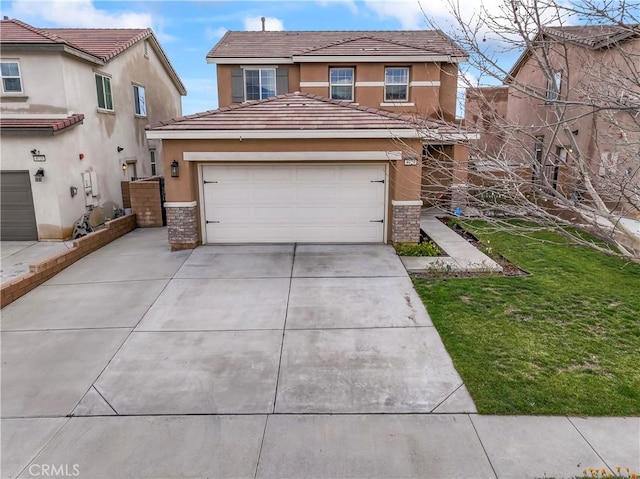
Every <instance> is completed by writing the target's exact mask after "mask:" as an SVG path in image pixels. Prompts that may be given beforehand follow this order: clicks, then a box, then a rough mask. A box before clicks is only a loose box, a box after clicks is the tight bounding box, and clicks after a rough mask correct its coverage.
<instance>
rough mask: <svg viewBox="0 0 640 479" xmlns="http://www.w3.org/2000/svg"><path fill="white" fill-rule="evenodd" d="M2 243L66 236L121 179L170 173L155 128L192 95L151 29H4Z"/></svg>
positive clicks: (0, 33) (14, 25)
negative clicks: (149, 130) (150, 128)
mask: <svg viewBox="0 0 640 479" xmlns="http://www.w3.org/2000/svg"><path fill="white" fill-rule="evenodd" d="M0 47H1V57H0V66H1V69H2V71H1V73H2V86H1V88H2V91H1V94H0V95H1V96H0V100H1V106H0V117H1V118H0V135H1V144H2V145H1V153H2V173H1V174H2V185H1V190H2V201H1V204H2V212H1V213H2V214H1V218H2V225H1V231H2V239H3V240H37V239H40V240H64V239H68V238H70V237H71V234H72V230H73V226H74V223H75V222H76V221H77V220H78V219H79V218H80V217H81V216H82V215H83V214H84V213H85V212H86V211H87V210H88V209H91V208H94V207H97V206H100V207H102V208H103V210H104V213H105V215H112V214H113V211H114V208H115V207H122V192H121V185H120V183H121V181H123V180H127V179H131V178H132V177H143V176H151V175H160V174H162V173H163V170H162V164H161V162H160V157H161V154H162V151H161V148H162V144H161V142H159V141H153V140H147V138H146V136H145V126H146V125H147V124H148V123H150V122H157V121H159V120H162V119H166V118H173V117H177V116H180V115H181V111H182V108H181V96H182V95H185V94H186V91H185V88H184V86H183V84H182V83H181V81H180V79H179V78H178V75H177V74H176V72H175V70H174V69H173V67H172V66H171V64H170V63H169V60H168V59H167V57H166V55H165V53H164V52H163V50H162V48H161V47H160V44H159V43H158V40H157V39H156V37H155V35H154V34H153V32H152V31H151V30H150V29H86V28H80V29H58V28H46V29H43V28H36V27H33V26H31V25H28V24H26V23H24V22H21V21H19V20H9V19H6V18H5V19H4V20H2V22H1V23H0Z"/></svg>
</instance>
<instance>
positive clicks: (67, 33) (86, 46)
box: [0, 19, 153, 62]
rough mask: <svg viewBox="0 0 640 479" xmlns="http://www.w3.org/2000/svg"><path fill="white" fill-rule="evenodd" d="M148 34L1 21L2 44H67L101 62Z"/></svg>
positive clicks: (146, 30) (135, 30) (140, 30)
mask: <svg viewBox="0 0 640 479" xmlns="http://www.w3.org/2000/svg"><path fill="white" fill-rule="evenodd" d="M151 35H153V32H152V31H151V29H149V28H36V27H33V26H31V25H28V24H26V23H24V22H21V21H20V20H16V19H12V20H2V21H0V42H1V43H2V44H3V45H23V44H30V45H34V44H40V45H42V44H50V45H51V44H53V45H55V44H60V45H68V46H70V47H73V48H75V49H77V50H80V51H81V52H84V53H87V54H89V55H91V56H94V57H96V58H98V59H100V60H102V61H104V62H107V61H109V60H111V59H112V58H113V57H115V56H117V55H118V54H120V53H122V52H123V51H125V50H126V49H127V48H129V47H131V46H133V45H134V44H135V43H137V42H139V41H140V40H143V39H145V38H147V37H149V36H151Z"/></svg>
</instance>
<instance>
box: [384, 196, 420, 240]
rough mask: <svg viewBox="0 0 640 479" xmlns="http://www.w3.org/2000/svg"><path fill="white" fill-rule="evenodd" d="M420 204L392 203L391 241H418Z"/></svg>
mask: <svg viewBox="0 0 640 479" xmlns="http://www.w3.org/2000/svg"><path fill="white" fill-rule="evenodd" d="M421 208H422V206H421V205H393V217H392V219H391V241H392V242H393V243H417V242H419V241H420V210H421Z"/></svg>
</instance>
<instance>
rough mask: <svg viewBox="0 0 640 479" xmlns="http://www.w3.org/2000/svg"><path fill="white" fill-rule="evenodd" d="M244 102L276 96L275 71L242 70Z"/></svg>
mask: <svg viewBox="0 0 640 479" xmlns="http://www.w3.org/2000/svg"><path fill="white" fill-rule="evenodd" d="M244 85H245V90H244V91H245V101H249V100H263V99H265V98H270V97H272V96H276V69H275V68H259V69H255V70H250V69H245V70H244Z"/></svg>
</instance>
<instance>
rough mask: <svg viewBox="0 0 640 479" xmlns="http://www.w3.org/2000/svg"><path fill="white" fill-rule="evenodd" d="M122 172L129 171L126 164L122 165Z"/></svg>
mask: <svg viewBox="0 0 640 479" xmlns="http://www.w3.org/2000/svg"><path fill="white" fill-rule="evenodd" d="M122 171H127V164H126V163H122Z"/></svg>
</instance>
